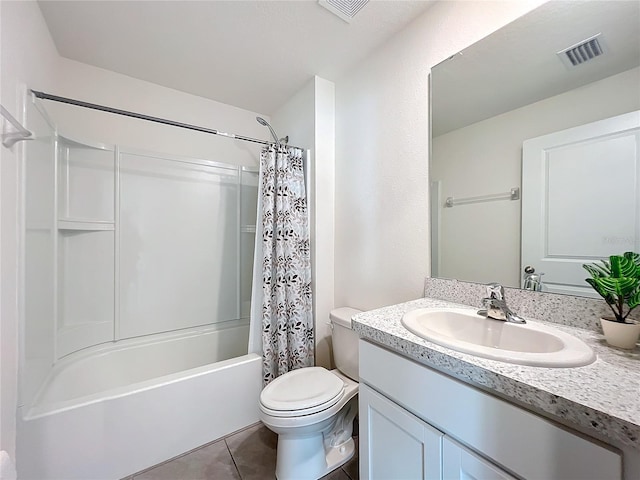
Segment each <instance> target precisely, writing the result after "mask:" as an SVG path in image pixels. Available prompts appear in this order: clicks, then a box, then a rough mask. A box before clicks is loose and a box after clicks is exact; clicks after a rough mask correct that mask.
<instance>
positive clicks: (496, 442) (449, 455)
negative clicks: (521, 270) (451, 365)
mask: <svg viewBox="0 0 640 480" xmlns="http://www.w3.org/2000/svg"><path fill="white" fill-rule="evenodd" d="M359 396H360V399H359V402H360V472H361V478H364V479H369V478H370V479H374V480H384V479H394V480H401V479H405V478H406V479H416V478H425V479H446V480H449V479H462V478H478V479H488V478H491V479H512V478H514V477H521V478H527V479H546V480H553V479H562V480H568V479H580V480H588V479H593V480H602V479H607V480H615V479H621V478H622V457H621V454H620V452H618V451H616V450H613V449H611V448H609V447H607V446H605V445H602V444H600V443H596V442H595V441H592V440H590V439H587V438H586V437H584V436H581V435H579V434H576V433H574V432H572V431H570V430H568V429H566V428H564V427H562V426H559V425H557V424H555V423H553V422H551V421H549V420H547V419H545V418H543V417H540V416H538V415H536V414H534V413H532V412H529V411H527V410H525V409H523V408H520V407H518V406H516V405H513V404H511V403H509V402H507V401H504V400H502V399H499V398H497V397H495V396H493V395H490V394H488V393H485V392H483V391H481V390H479V389H477V388H474V387H472V386H469V385H468V384H465V383H463V382H460V381H458V380H455V379H454V378H452V377H450V376H448V375H445V374H442V373H439V372H436V371H435V370H433V369H430V368H429V367H426V366H424V365H421V364H419V363H416V362H414V361H412V360H409V359H407V358H406V357H403V356H401V355H398V354H396V353H393V352H391V351H389V350H386V349H384V348H382V347H379V346H376V345H374V344H372V343H369V342H367V341H363V340H361V341H360V393H359Z"/></svg>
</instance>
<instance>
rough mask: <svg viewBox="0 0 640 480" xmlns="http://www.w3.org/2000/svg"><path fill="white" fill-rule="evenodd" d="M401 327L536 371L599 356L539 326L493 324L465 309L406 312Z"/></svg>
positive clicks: (579, 363) (585, 362)
mask: <svg viewBox="0 0 640 480" xmlns="http://www.w3.org/2000/svg"><path fill="white" fill-rule="evenodd" d="M402 324H403V325H404V326H405V327H406V328H407V329H408V330H409V331H411V332H412V333H414V334H416V335H418V336H419V337H422V338H424V339H426V340H429V341H430V342H433V343H437V344H438V345H442V346H444V347H448V348H451V349H452V350H457V351H459V352H463V353H470V354H472V355H477V356H479V357H485V358H491V359H493V360H501V361H503V362H509V363H517V364H520V365H530V366H534V367H580V366H583V365H588V364H590V363H592V362H593V361H594V360H595V359H596V356H595V354H594V353H593V350H592V349H591V347H589V346H588V345H587V344H586V343H584V342H583V341H582V340H580V339H578V338H576V337H574V336H572V335H569V334H567V333H564V332H561V331H560V330H556V329H555V328H552V327H547V326H546V325H542V324H540V323H537V322H531V321H527V323H526V324H515V323H509V322H502V321H500V320H493V319H490V318H486V317H483V316H481V315H478V314H477V313H476V312H475V311H474V310H468V309H463V308H421V309H418V310H413V311H411V312H407V313H405V314H404V316H403V317H402Z"/></svg>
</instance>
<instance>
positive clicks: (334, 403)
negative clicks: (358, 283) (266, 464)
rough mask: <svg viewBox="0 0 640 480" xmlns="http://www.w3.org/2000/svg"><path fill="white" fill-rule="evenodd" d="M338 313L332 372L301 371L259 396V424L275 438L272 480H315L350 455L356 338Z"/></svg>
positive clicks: (344, 312)
mask: <svg viewBox="0 0 640 480" xmlns="http://www.w3.org/2000/svg"><path fill="white" fill-rule="evenodd" d="M359 312H360V311H359V310H356V309H353V308H348V307H343V308H339V309H336V310H333V311H332V312H331V314H330V320H331V328H332V338H333V351H334V358H335V362H336V365H337V366H338V368H337V369H335V370H331V371H329V370H327V369H325V368H323V367H307V368H301V369H298V370H294V371H291V372H288V373H285V374H284V375H282V376H280V377H278V378H276V379H275V380H273V381H272V382H271V383H270V384H269V385H267V386H266V387H265V388H264V389H263V390H262V393H261V394H260V420H261V421H262V423H264V425H265V426H267V428H269V429H270V430H272V431H273V432H275V433H277V434H278V449H277V460H276V477H277V478H278V480H303V479H305V480H306V479H309V480H317V479H318V478H320V477H322V476H324V475H326V474H327V473H329V472H331V471H333V470H335V469H336V468H338V467H340V466H341V465H343V464H344V463H346V462H347V461H348V460H349V459H350V458H352V457H353V455H354V453H355V444H354V441H353V438H352V429H353V420H354V418H355V416H356V414H357V410H358V403H357V393H358V382H357V379H358V364H357V360H358V350H357V348H358V343H357V342H358V336H357V335H356V333H355V332H354V331H353V330H351V317H352V316H353V315H355V314H356V313H359Z"/></svg>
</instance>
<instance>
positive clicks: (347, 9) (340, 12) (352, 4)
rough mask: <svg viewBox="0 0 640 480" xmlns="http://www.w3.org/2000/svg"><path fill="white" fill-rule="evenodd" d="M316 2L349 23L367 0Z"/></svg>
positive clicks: (321, 0) (325, 0) (322, 0)
mask: <svg viewBox="0 0 640 480" xmlns="http://www.w3.org/2000/svg"><path fill="white" fill-rule="evenodd" d="M318 3H319V4H320V5H321V6H322V7H324V8H326V9H327V10H329V11H330V12H331V13H333V14H334V15H337V16H338V17H340V18H341V19H342V20H344V21H345V22H347V23H351V20H352V19H353V17H355V16H356V13H358V12H359V11H360V10H362V7H364V6H365V5H366V4H367V3H369V0H318Z"/></svg>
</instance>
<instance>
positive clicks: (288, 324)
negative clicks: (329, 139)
mask: <svg viewBox="0 0 640 480" xmlns="http://www.w3.org/2000/svg"><path fill="white" fill-rule="evenodd" d="M303 166H304V159H303V152H302V150H300V149H297V148H292V147H288V146H286V145H276V144H270V145H268V146H267V147H265V148H264V149H263V151H262V153H261V155H260V183H259V186H258V189H259V190H258V196H259V197H260V199H259V202H258V205H261V208H260V211H259V212H258V214H259V217H258V218H261V219H262V225H261V227H262V228H261V229H258V231H259V230H262V315H261V317H262V359H263V360H262V362H263V365H262V379H263V384H264V385H266V384H268V383H269V382H270V381H271V380H273V379H274V378H276V377H278V376H279V375H282V374H283V373H286V372H288V371H290V370H295V369H297V368H301V367H308V366H312V365H313V364H314V339H313V316H312V301H311V256H310V251H309V218H308V216H309V210H308V208H307V197H306V194H305V184H304V169H303ZM256 240H258V239H256ZM259 254H260V252H259V249H257V250H256V255H259ZM259 260H260V259H259V258H256V260H255V261H256V262H258V261H259ZM256 266H258V265H256ZM256 288H259V285H254V289H256Z"/></svg>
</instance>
